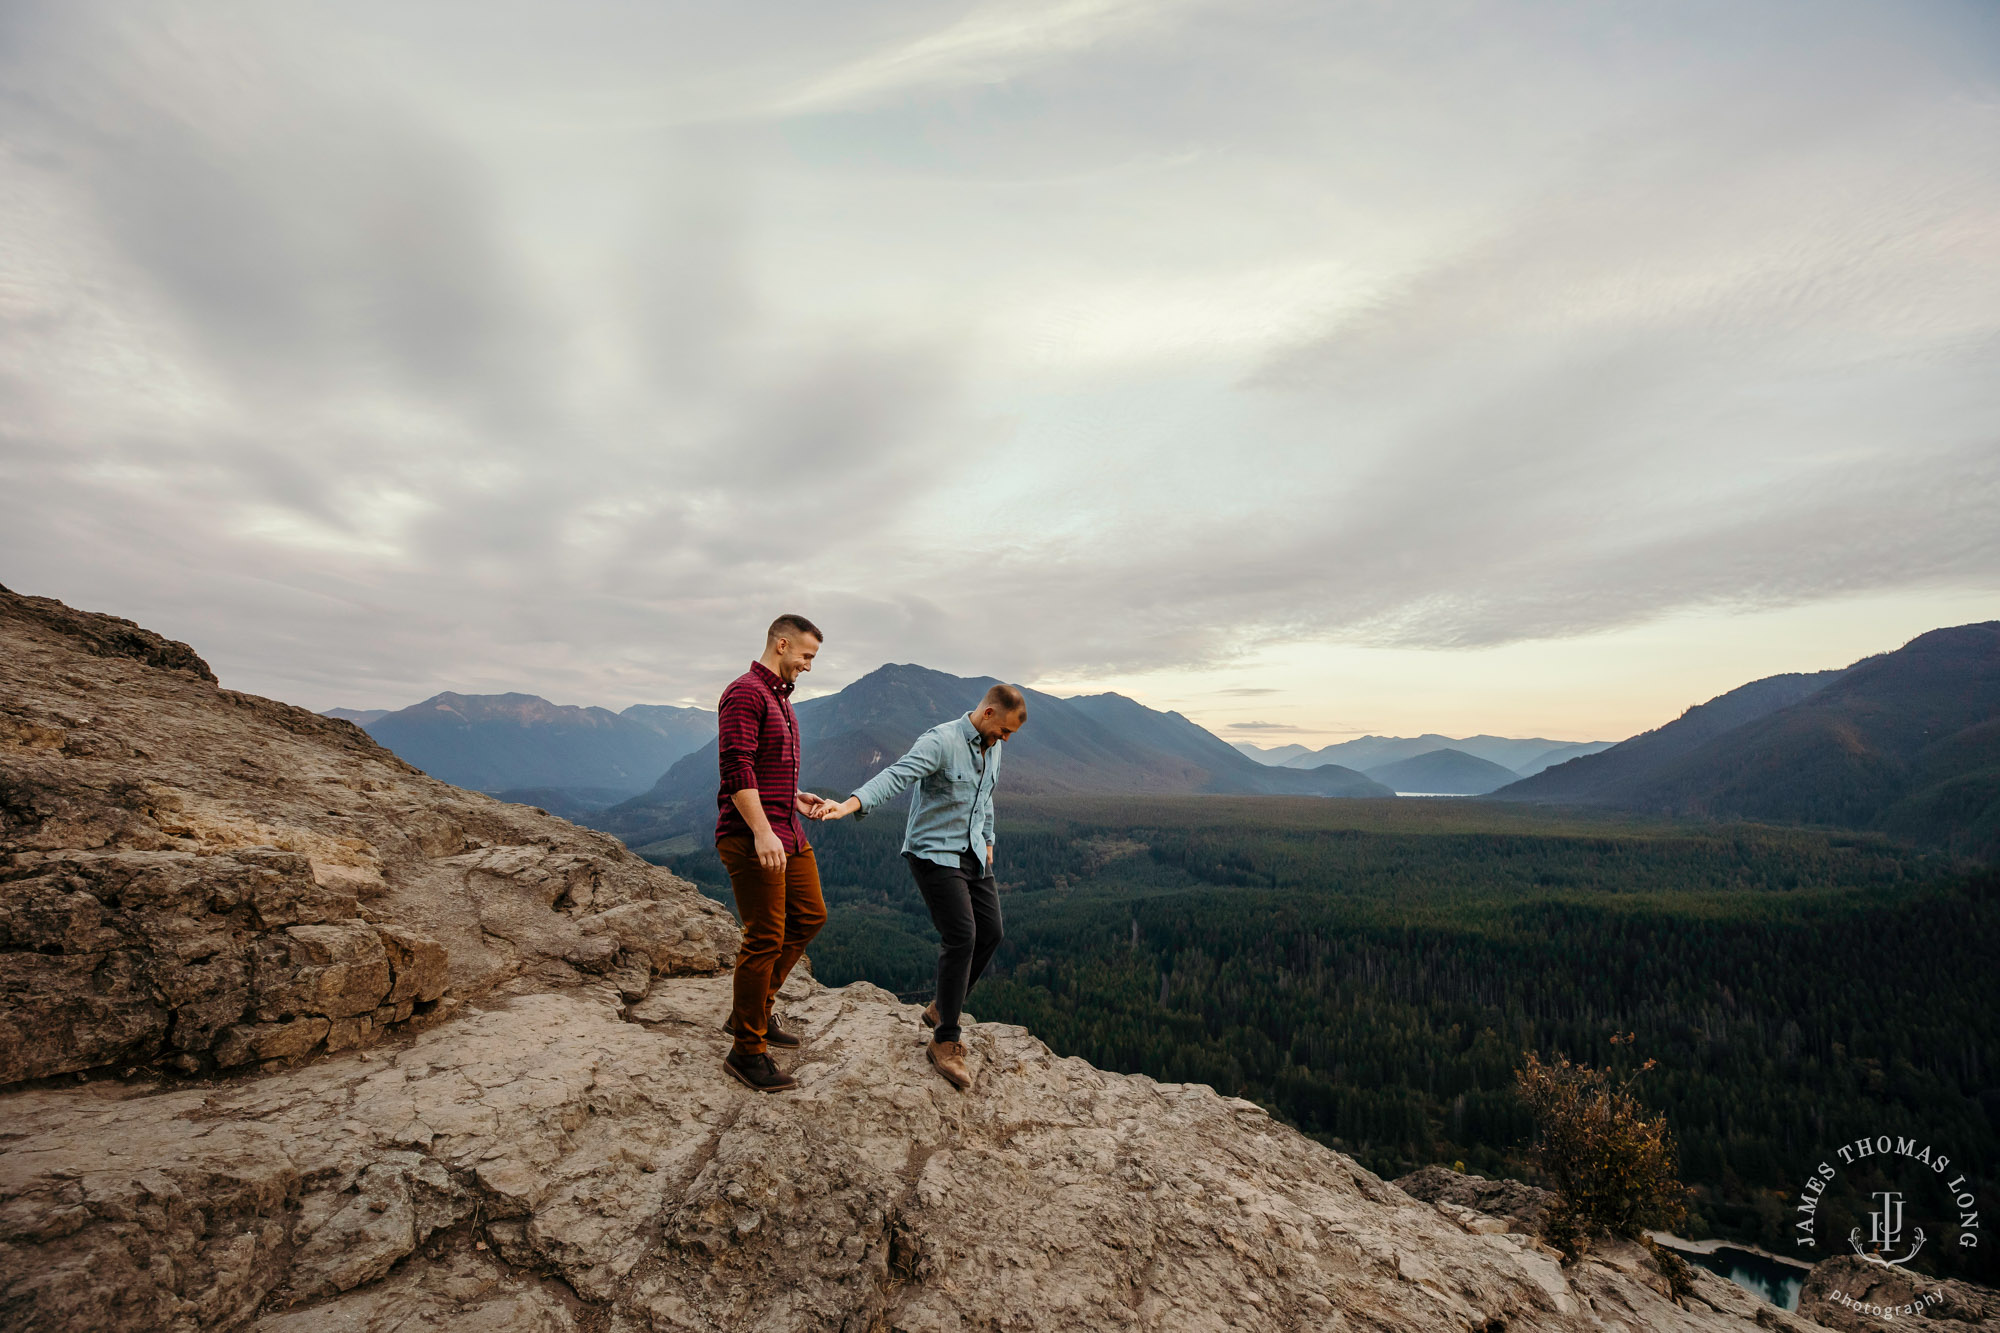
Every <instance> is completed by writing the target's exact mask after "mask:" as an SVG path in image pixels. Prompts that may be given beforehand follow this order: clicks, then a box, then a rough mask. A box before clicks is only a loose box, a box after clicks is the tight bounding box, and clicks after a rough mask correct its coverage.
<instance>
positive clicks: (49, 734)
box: [0, 591, 1816, 1333]
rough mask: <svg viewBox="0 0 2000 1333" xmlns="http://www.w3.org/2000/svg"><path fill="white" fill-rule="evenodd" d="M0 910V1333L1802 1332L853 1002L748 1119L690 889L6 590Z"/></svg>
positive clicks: (718, 942) (1336, 1163)
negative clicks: (962, 1083) (968, 1072)
mask: <svg viewBox="0 0 2000 1333" xmlns="http://www.w3.org/2000/svg"><path fill="white" fill-rule="evenodd" d="M0 910H4V916H0V1031H4V1033H5V1036H4V1038H0V1059H4V1061H5V1064H4V1070H3V1071H0V1082H6V1083H9V1084H11V1085H12V1086H11V1087H10V1088H8V1089H6V1090H4V1091H0V1326H4V1327H6V1328H34V1329H38V1330H51V1331H54V1330H75V1331H77V1333H84V1331H86V1330H88V1331H89V1333H102V1331H104V1330H125V1329H133V1330H136V1329H172V1330H188V1331H189V1333H193V1331H194V1330H256V1333H316V1331H317V1330H336V1329H337V1330H347V1331H351V1333H364V1331H367V1333H376V1331H379V1333H388V1331H389V1330H394V1329H417V1328H422V1329H428V1330H464V1331H465V1333H472V1330H480V1331H481V1333H487V1331H490V1330H521V1331H522V1333H527V1331H529V1330H536V1331H552V1330H590V1331H591V1333H640V1331H641V1330H645V1331H648V1333H651V1331H660V1330H723V1329H772V1330H780V1329H801V1330H803V1329H826V1330H851V1331H853V1333H860V1331H861V1330H892V1329H900V1330H908V1331H910V1333H917V1331H918V1330H959V1329H978V1328H984V1329H1002V1328H1005V1329H1103V1328H1132V1329H1159V1330H1178V1329H1187V1330H1207V1329H1218V1328H1231V1327H1234V1328H1270V1329H1299V1330H1305V1329H1312V1330H1320V1329H1357V1330H1358V1329H1376V1330H1412V1331H1413V1333H1414V1331H1416V1330H1423V1331H1425V1333H1429V1331H1430V1330H1449V1329H1458V1330H1482V1331H1484V1333H1497V1330H1502V1329H1509V1330H1526V1329H1560V1330H1584V1329H1593V1330H1608V1329H1628V1330H1640V1329H1645V1330H1686V1331H1687V1333H1724V1331H1725V1330H1741V1331H1742V1333H1748V1331H1749V1330H1752V1329H1756V1328H1786V1329H1807V1328H1812V1327H1816V1326H1815V1325H1811V1324H1809V1323H1807V1322H1806V1321H1803V1320H1800V1319H1797V1318H1795V1317H1792V1316H1788V1315H1784V1314H1781V1313H1779V1312H1777V1311H1774V1310H1771V1309H1770V1308H1769V1307H1765V1306H1760V1305H1759V1304H1758V1303H1757V1302H1756V1301H1754V1300H1753V1299H1752V1298H1750V1297H1749V1296H1747V1295H1746V1294H1745V1293H1743V1292H1740V1291H1738V1290H1737V1289H1736V1288H1734V1287H1732V1286H1730V1285H1729V1284H1728V1283H1726V1282H1723V1281H1721V1280H1720V1279H1716V1278H1712V1277H1709V1276H1708V1275H1705V1274H1703V1275H1698V1277H1697V1285H1696V1288H1695V1291H1694V1294H1693V1295H1692V1296H1684V1297H1682V1298H1681V1299H1680V1300H1678V1301H1676V1300H1675V1299H1673V1298H1672V1297H1671V1295H1670V1294H1669V1292H1668V1289H1667V1287H1666V1285H1665V1283H1664V1281H1663V1280H1662V1279H1661V1277H1660V1275H1659V1273H1658V1271H1657V1269H1654V1268H1651V1267H1649V1260H1648V1257H1647V1256H1646V1254H1645V1251H1643V1250H1642V1249H1638V1248H1637V1247H1633V1251H1634V1252H1632V1253H1627V1252H1625V1251H1623V1250H1616V1249H1613V1250H1607V1251H1606V1252H1605V1253H1603V1254H1598V1255H1593V1256H1592V1257H1590V1258H1588V1259H1586V1260H1584V1261H1583V1262H1581V1263H1578V1264H1575V1265H1571V1266H1569V1267H1564V1266H1562V1265H1561V1264H1559V1263H1558V1261H1557V1258H1556V1256H1555V1255H1554V1254H1553V1252H1551V1251H1549V1250H1547V1249H1546V1248H1545V1247H1543V1246H1542V1245H1541V1244H1539V1243H1538V1242H1537V1241H1536V1240H1534V1239H1533V1237H1532V1236H1530V1235H1527V1234H1521V1233H1520V1232H1518V1231H1510V1230H1508V1229H1506V1228H1505V1227H1496V1226H1493V1225H1489V1224H1488V1223H1487V1220H1482V1219H1483V1218H1484V1215H1483V1214H1479V1213H1478V1211H1477V1209H1475V1208H1473V1207H1472V1206H1471V1204H1467V1203H1458V1202H1454V1201H1453V1199H1454V1198H1455V1197H1456V1195H1455V1194H1454V1193H1453V1191H1452V1190H1451V1189H1450V1188H1446V1189H1443V1190H1440V1191H1438V1193H1437V1198H1438V1202H1435V1203H1433V1202H1423V1201H1419V1200H1417V1199H1413V1198H1412V1197H1411V1196H1410V1195H1409V1194H1407V1193H1405V1192H1404V1191H1402V1190H1400V1189H1397V1188H1396V1187H1394V1186H1391V1185H1388V1184H1385V1183H1384V1182H1383V1181H1381V1180H1379V1179H1377V1178H1376V1177H1375V1176H1373V1175H1371V1174H1369V1173H1368V1172H1367V1171H1364V1170H1362V1169H1360V1168H1359V1167H1357V1166H1356V1165H1355V1164H1354V1163H1353V1162H1351V1161H1349V1160H1348V1159H1346V1158H1344V1157H1341V1156H1340V1155H1338V1154H1336V1153H1333V1152H1331V1151H1329V1150H1327V1149H1325V1148H1323V1147H1320V1146H1319V1145H1317V1144H1314V1143H1312V1142H1311V1141H1309V1140H1307V1139H1305V1138H1303V1137H1302V1136H1300V1135H1299V1134H1297V1133H1295V1132H1293V1131H1292V1130H1290V1129H1288V1128H1286V1127H1285V1126H1283V1125H1280V1124H1277V1123H1275V1122H1274V1121H1272V1120H1271V1118H1270V1117H1269V1116H1267V1115H1266V1114H1265V1113H1264V1112H1263V1111H1262V1110H1260V1109H1258V1108H1257V1107H1255V1106H1253V1105H1251V1104H1250V1103H1247V1102H1242V1101H1237V1100H1233V1099H1229V1098H1225V1097H1221V1096H1218V1095H1217V1094H1216V1093H1215V1092H1214V1091H1212V1090H1211V1089H1208V1088H1205V1087H1198V1086H1180V1085H1169V1084H1160V1083H1155V1082H1153V1081H1152V1080H1150V1079H1146V1078H1140V1077H1130V1076H1121V1075H1115V1074H1107V1073H1104V1072H1102V1071H1099V1070H1097V1069H1094V1068H1092V1067H1091V1066H1089V1065H1088V1064H1085V1063H1084V1062H1082V1061H1080V1060H1075V1059H1062V1058H1058V1057H1057V1056H1055V1055H1054V1054H1052V1053H1051V1052H1050V1051H1049V1049H1048V1048H1047V1047H1046V1046H1044V1045H1042V1044H1041V1043H1040V1042H1038V1041H1036V1040H1035V1039H1034V1037H1033V1036H1031V1035H1030V1034H1029V1033H1027V1032H1025V1031H1023V1030H1021V1029H1019V1028H1013V1027H1007V1026H1002V1025H998V1024H974V1025H972V1026H971V1027H970V1028H969V1029H968V1031H969V1041H970V1046H971V1050H972V1063H973V1066H974V1069H975V1073H976V1077H977V1082H976V1084H975V1087H974V1089H973V1091H972V1092H971V1093H970V1094H962V1093H959V1092H957V1091H956V1090H954V1089H952V1088H951V1087H949V1086H948V1085H946V1084H945V1083H943V1082H942V1081H941V1080H939V1079H938V1078H937V1077H936V1076H935V1075H934V1074H933V1073H932V1071H931V1070H930V1069H929V1067H928V1065H927V1064H926V1062H925V1060H924V1056H923V1041H924V1033H923V1030H922V1028H921V1027H920V1026H919V1025H918V1022H917V1014H916V1010H915V1008H914V1007H912V1006H907V1005H902V1004H899V1003H897V1002H896V1000H895V999H894V997H892V996H890V995H888V994H886V993H885V992H882V991H879V990H877V989H875V988H873V987H870V986H866V985H855V986H849V987H845V988H842V989H838V990H833V989H827V988H824V987H821V986H819V985H817V984H816V983H814V982H813V981H812V979H811V978H810V976H805V975H801V976H799V977H797V978H795V980H794V983H793V985H792V986H791V987H790V988H788V991H787V995H786V1013H787V1015H788V1018H789V1020H790V1023H791V1024H792V1025H796V1026H797V1027H799V1028H800V1029H801V1030H803V1032H804V1033H805V1034H806V1044H805V1046H804V1047H803V1049H802V1050H801V1051H800V1052H798V1054H797V1055H796V1057H787V1059H788V1062H789V1063H792V1064H793V1067H794V1070H795V1072H796V1073H797V1075H798V1077H799V1079H800V1084H801V1086H800V1088H799V1089H798V1090H797V1091H796V1092H794V1093H790V1094H787V1095H785V1096H781V1097H763V1096H760V1095H758V1094H755V1093H752V1092H750V1091H748V1090H746V1089H744V1088H742V1087H740V1086H739V1085H737V1084H736V1083H734V1082H732V1081H730V1080H728V1079H726V1078H724V1077H722V1075H721V1071H720V1060H721V1057H722V1055H723V1053H724V1051H725V1049H726V1043H725V1039H724V1038H723V1037H722V1034H721V1033H720V1031H719V1024H720V1020H721V1018H722V1016H723V1013H724V1011H725V1009H726V1007H727V999H726V992H727V986H728V980H727V977H726V975H725V974H724V973H723V972H722V969H723V968H724V967H726V965H727V962H728V961H729V955H730V950H731V948H732V946H733V930H732V928H731V925H730V922H729V919H728V917H727V915H726V914H725V913H723V912H722V911H721V910H720V909H719V908H718V907H716V906H715V905H714V904H713V903H710V902H708V901H706V900H704V899H702V898H701V897H700V896H699V895H697V894H696V893H694V892H693V890H692V889H691V888H690V887H689V886H687V885H686V884H684V883H682V882H681V881H679V880H677V879H675V878H674V877H672V876H670V875H668V874H666V873H665V872H662V871H660V870H657V869H655V868H653V867H651V866H648V865H646V864H645V863H644V862H641V861H639V860H637V859H636V858H634V857H632V856H631V855H630V854H629V853H627V852H626V851H625V850H624V849H623V848H622V847H620V846H619V845H618V844H616V843H615V842H612V841H611V840H610V839H608V838H605V837H603V836H601V835H597V834H593V833H589V832H586V831H584V830H580V829H577V828H574V827H572V826H570V825H568V824H566V823H564V822H562V821H560V820H556V819H553V818H550V817H548V816H545V815H543V814H541V813H539V812H537V811H534V810H531V809H528V808H526V807H519V806H507V805H502V804H500V803H498V802H494V801H491V800H488V799H486V798H483V797H479V796H475V795H472V794H470V793H467V792H463V791H458V790H456V789H454V788H450V787H447V786H445V785H443V784H441V783H437V782H434V781H432V780H430V779H428V778H425V777H424V776H422V775H421V774H418V773H416V772H415V771H413V770H411V769H410V768H409V767H408V766H407V765H404V764H402V763H401V762H399V761H398V760H396V759H395V758H394V757H393V756H391V755H389V754H387V753H386V752H385V751H383V750H381V749H379V748H378V747H376V746H375V745H374V743H373V742H371V741H370V740H368V738H367V737H366V736H365V735H364V734H363V733H361V732H360V731H359V730H357V729H355V728H354V727H352V726H350V725H348V724H346V723H340V722H334V721H330V720H327V719H324V718H319V717H315V716H313V715H312V714H309V713H305V712H303V711H301V710H298V709H293V708H288V707H286V706H284V705H281V704H276V703H272V702H270V701H268V700H262V699H255V698H251V697H249V696H246V695H241V694H236V693H232V692H230V691H227V690H223V689H220V688H219V687H218V686H217V684H216V683H215V681H214V679H213V677H212V675H211V674H210V673H209V672H208V670H207V668H206V667H205V666H204V665H203V664H202V663H201V661H200V659H199V658H198V657H196V656H195V654H194V653H193V652H192V651H191V650H189V649H187V648H186V647H185V646H184V645H179V644H174V643H171V642H169V641H167V640H163V639H160V638H158V636H155V635H150V634H148V633H147V632H146V631H144V630H141V629H139V628H138V627H136V626H132V625H129V624H126V623H125V622H121V621H113V620H110V619H109V618H107V617H95V616H89V615H85V614H83V613H79V612H74V611H71V610H69V609H68V608H64V607H61V606H59V605H58V604H55V603H50V602H46V601H41V600H38V599H29V598H21V597H17V596H14V595H13V594H11V593H5V592H4V591H0ZM1446 1184H1447V1186H1449V1182H1446ZM1468 1197H1471V1198H1473V1200H1474V1202H1477V1201H1478V1199H1479V1198H1483V1197H1484V1196H1479V1195H1476V1194H1475V1195H1474V1196H1468Z"/></svg>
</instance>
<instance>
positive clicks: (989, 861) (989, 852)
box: [986, 842, 993, 875]
mask: <svg viewBox="0 0 2000 1333" xmlns="http://www.w3.org/2000/svg"><path fill="white" fill-rule="evenodd" d="M986 873H987V874H989V875H990V874H992V873H993V844H992V843H990V842H989V843H987V844H986Z"/></svg>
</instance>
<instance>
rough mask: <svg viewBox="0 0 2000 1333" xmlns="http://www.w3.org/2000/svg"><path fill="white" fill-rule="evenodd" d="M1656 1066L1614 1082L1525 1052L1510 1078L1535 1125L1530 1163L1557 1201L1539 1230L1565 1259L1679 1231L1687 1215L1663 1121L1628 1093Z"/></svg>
mask: <svg viewBox="0 0 2000 1333" xmlns="http://www.w3.org/2000/svg"><path fill="white" fill-rule="evenodd" d="M1654 1064H1655V1062H1654V1061H1652V1060H1648V1061H1646V1063H1645V1064H1643V1065H1641V1066H1640V1067H1639V1069H1638V1070H1637V1071H1635V1072H1634V1073H1633V1074H1632V1075H1631V1076H1630V1077H1628V1078H1626V1079H1624V1080H1623V1081H1622V1082H1618V1083H1613V1082H1612V1081H1611V1075H1610V1073H1609V1071H1607V1070H1603V1069H1592V1068H1591V1067H1590V1066H1589V1065H1579V1064H1572V1063H1570V1061H1569V1060H1568V1059H1567V1058H1564V1057H1561V1056H1558V1057H1557V1058H1556V1059H1555V1060H1554V1061H1552V1062H1550V1063H1546V1064H1545V1063H1543V1062H1542V1059H1541V1057H1539V1056H1537V1055H1536V1054H1534V1052H1532V1051H1530V1052H1528V1053H1527V1062H1526V1064H1525V1065H1524V1066H1523V1067H1522V1068H1521V1069H1520V1070H1519V1071H1517V1072H1516V1074H1515V1079H1516V1081H1517V1083H1518V1084H1519V1087H1520V1090H1521V1096H1522V1098H1523V1099H1524V1100H1525V1101H1526V1102H1527V1103H1528V1109H1529V1111H1530V1112H1531V1113H1532V1114H1533V1116H1534V1120H1535V1140H1534V1148H1533V1152H1534V1161H1535V1164H1536V1165H1537V1166H1538V1167H1540V1168H1541V1170H1542V1173H1543V1174H1544V1175H1546V1176H1547V1177H1548V1180H1549V1183H1550V1184H1551V1185H1552V1186H1553V1187H1554V1188H1555V1190H1556V1192H1557V1193H1558V1194H1559V1195H1560V1196H1561V1197H1560V1198H1559V1199H1558V1200H1557V1201H1556V1203H1555V1204H1554V1206H1552V1207H1551V1208H1550V1209H1549V1213H1548V1219H1547V1222H1546V1224H1545V1226H1544V1231H1545V1234H1546V1235H1547V1237H1548V1239H1549V1242H1550V1243H1551V1244H1553V1245H1555V1246H1556V1247H1557V1248H1558V1249H1560V1250H1562V1251H1563V1252H1564V1253H1565V1254H1568V1255H1570V1256H1572V1257H1574V1256H1575V1255H1576V1254H1578V1253H1579V1252H1581V1251H1582V1249H1583V1248H1584V1246H1586V1245H1587V1244H1588V1243H1589V1242H1590V1240H1591V1238H1592V1237H1594V1236H1600V1235H1612V1236H1622V1237H1626V1238H1628V1239H1633V1240H1638V1239H1642V1238H1643V1237H1644V1235H1645V1231H1646V1228H1648V1227H1667V1228H1671V1227H1674V1226H1677V1225H1678V1224H1679V1223H1680V1221H1681V1219H1682V1218H1683V1217H1685V1216H1686V1214H1687V1187H1686V1186H1684V1185H1682V1184H1681V1182H1680V1177H1679V1175H1678V1173H1677V1171H1676V1169H1675V1164H1674V1158H1675V1150H1674V1139H1673V1135H1672V1133H1671V1132H1669V1130H1668V1129H1667V1122H1666V1119H1665V1118H1664V1117H1661V1116H1649V1115H1647V1113H1646V1108H1645V1107H1644V1106H1642V1105H1640V1103H1639V1099H1638V1098H1637V1097H1636V1096H1634V1095H1633V1093H1632V1083H1633V1080H1634V1079H1636V1078H1638V1077H1639V1075H1640V1074H1643V1073H1645V1072H1646V1071H1647V1070H1649V1069H1651V1068H1652V1067H1653V1066H1654Z"/></svg>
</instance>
